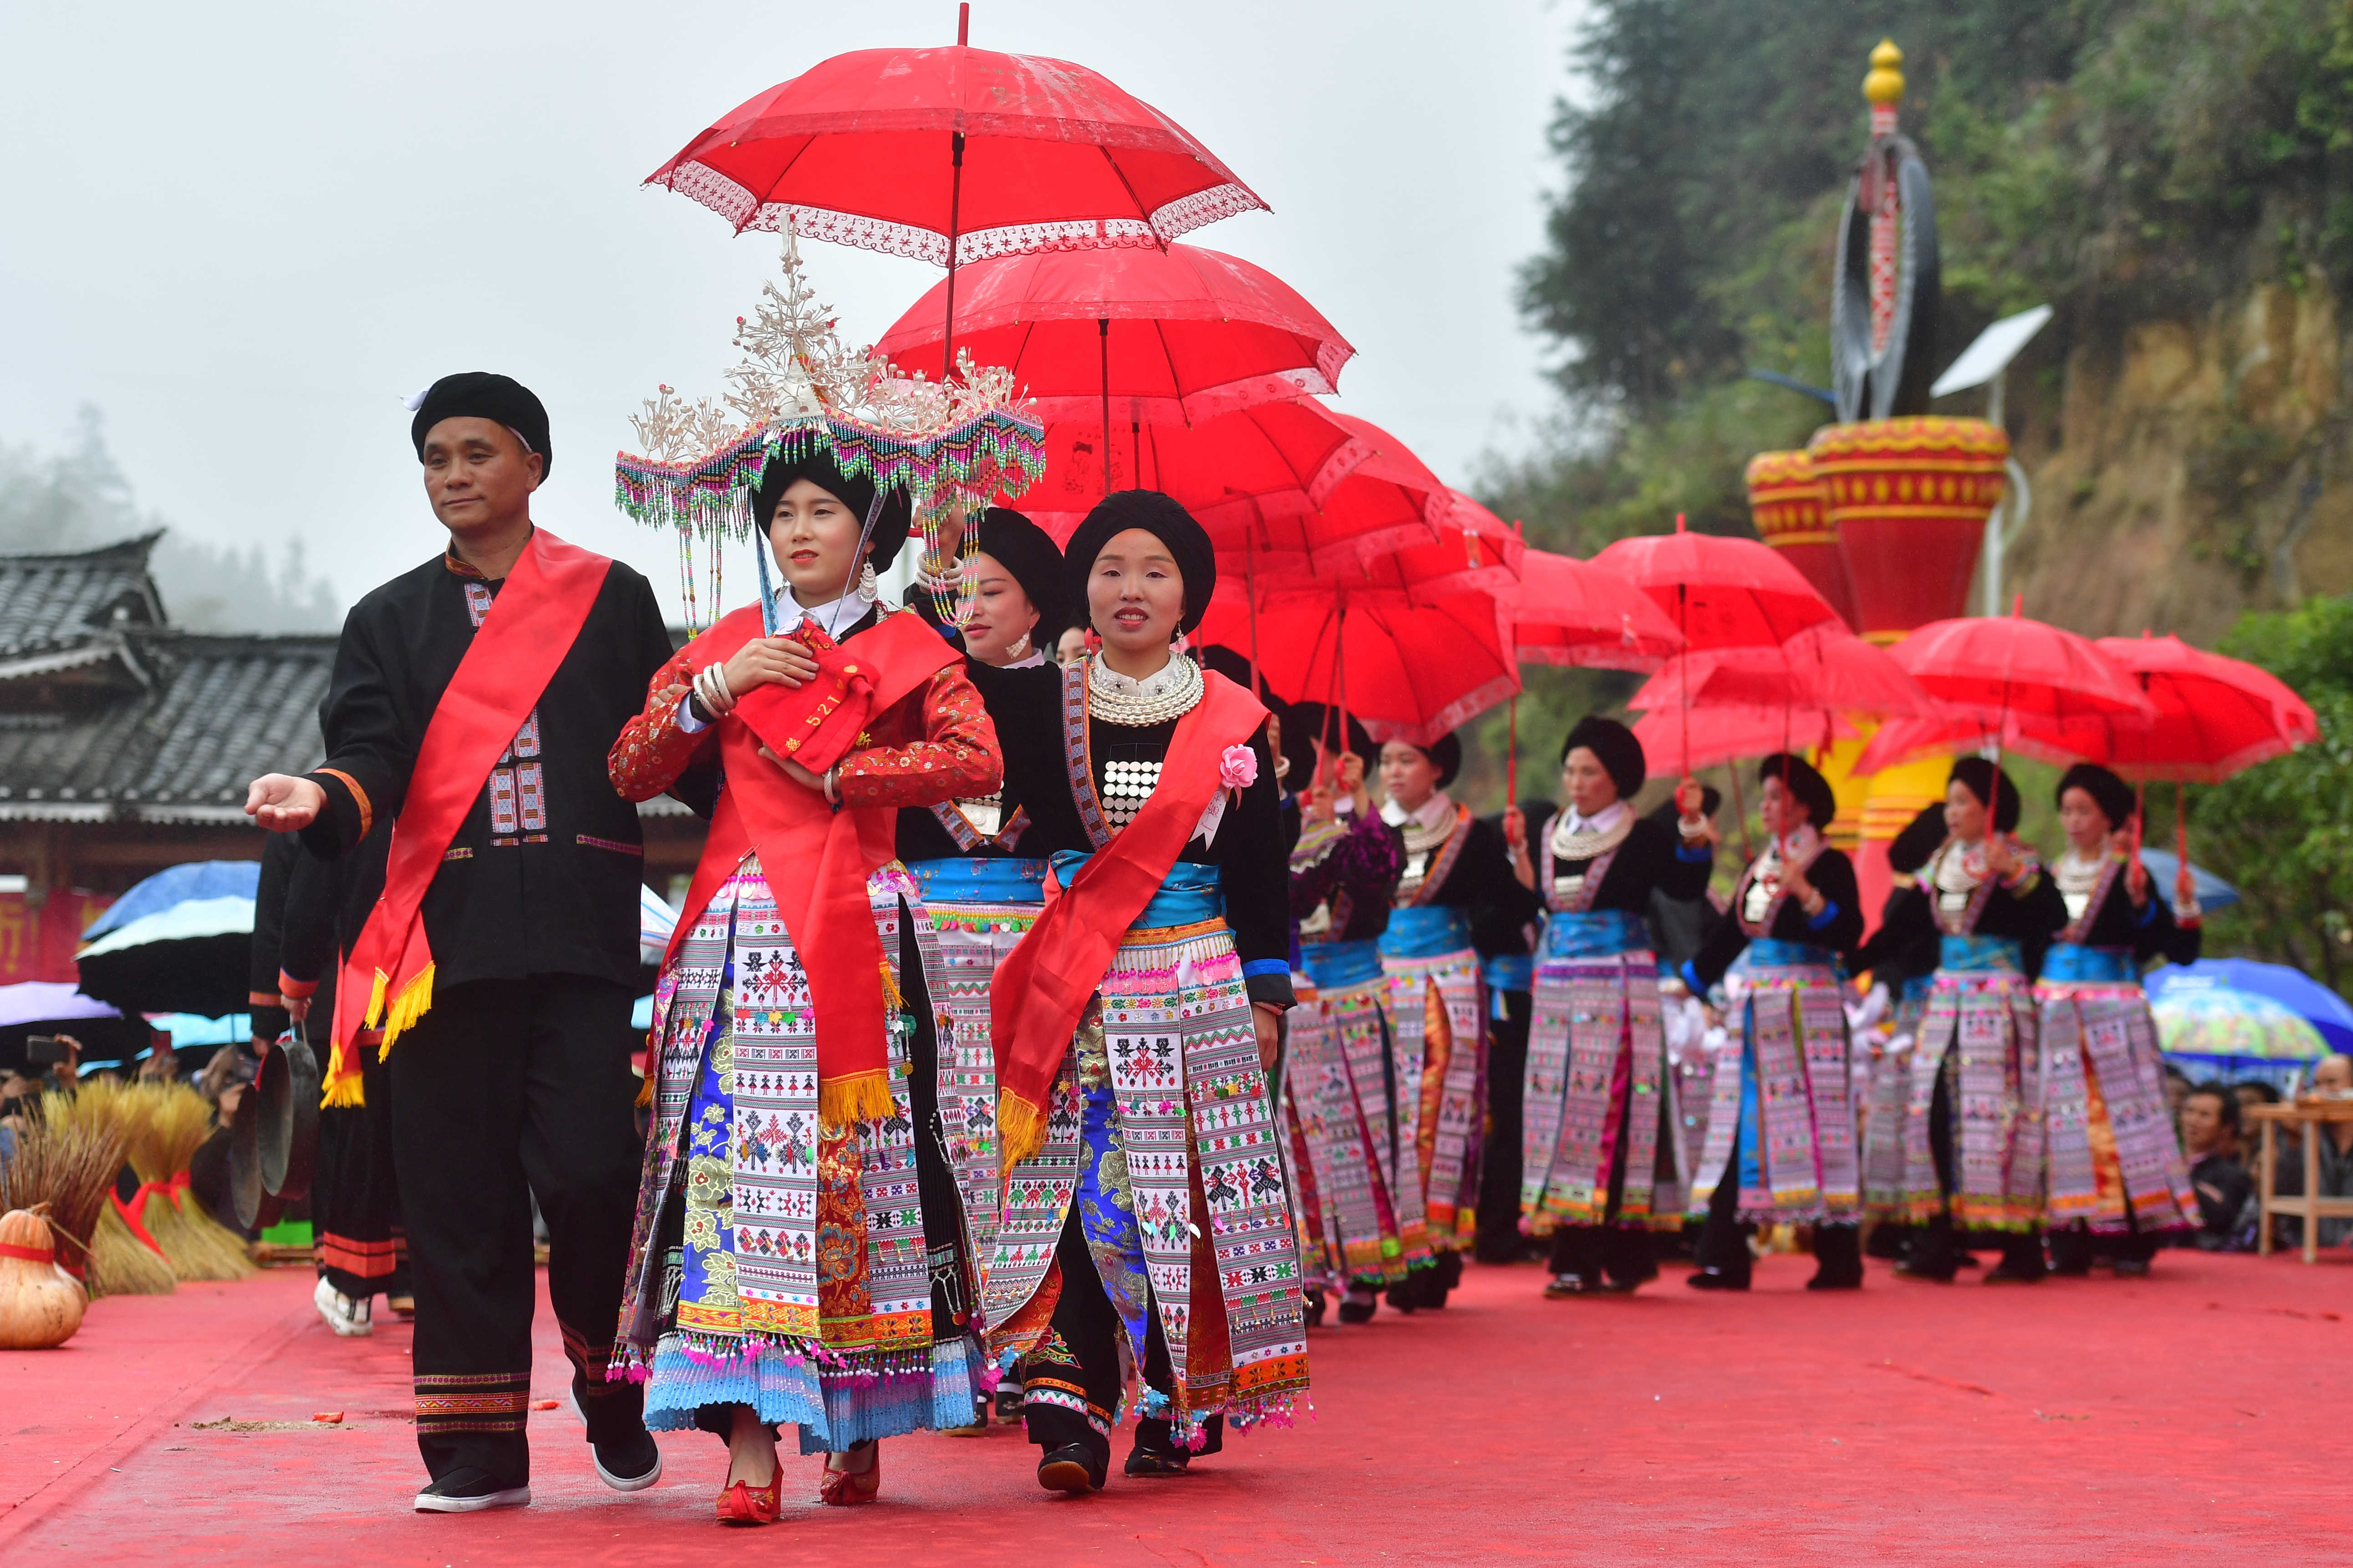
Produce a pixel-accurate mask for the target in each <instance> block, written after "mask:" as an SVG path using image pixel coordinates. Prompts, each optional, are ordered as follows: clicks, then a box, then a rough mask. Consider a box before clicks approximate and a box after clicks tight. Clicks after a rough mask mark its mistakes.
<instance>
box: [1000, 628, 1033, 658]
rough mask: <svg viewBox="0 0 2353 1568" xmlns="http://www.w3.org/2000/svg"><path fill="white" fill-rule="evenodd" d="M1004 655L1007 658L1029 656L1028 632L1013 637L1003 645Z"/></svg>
mask: <svg viewBox="0 0 2353 1568" xmlns="http://www.w3.org/2000/svg"><path fill="white" fill-rule="evenodd" d="M1005 657H1006V658H1029V633H1028V632H1023V633H1022V634H1021V635H1020V636H1019V637H1015V638H1014V639H1013V640H1012V641H1011V642H1009V643H1007V644H1006V645H1005Z"/></svg>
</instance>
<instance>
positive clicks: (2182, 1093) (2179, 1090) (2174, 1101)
mask: <svg viewBox="0 0 2353 1568" xmlns="http://www.w3.org/2000/svg"><path fill="white" fill-rule="evenodd" d="M2187 1099H2189V1074H2188V1073H2186V1072H2183V1071H2182V1070H2181V1069H2180V1068H2177V1067H2168V1068H2166V1069H2165V1113H2166V1114H2167V1115H2168V1116H2170V1117H2172V1118H2173V1130H2174V1131H2176V1132H2179V1131H2181V1102H2182V1101H2183V1100H2187Z"/></svg>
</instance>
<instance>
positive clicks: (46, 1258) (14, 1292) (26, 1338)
mask: <svg viewBox="0 0 2353 1568" xmlns="http://www.w3.org/2000/svg"><path fill="white" fill-rule="evenodd" d="M44 1206H46V1205H44ZM82 1304H83V1296H82V1293H81V1287H80V1286H79V1285H77V1284H75V1283H74V1278H73V1276H72V1275H70V1274H69V1273H67V1272H66V1271H65V1270H64V1269H62V1268H58V1258H57V1244H56V1242H55V1241H54V1240H53V1239H52V1238H51V1237H50V1235H49V1222H48V1221H47V1219H46V1218H44V1217H43V1216H42V1215H41V1214H40V1213H39V1212H38V1210H35V1209H10V1210H9V1211H8V1212H7V1213H6V1214H5V1215H0V1350H5V1351H40V1350H47V1349H48V1348H49V1347H50V1346H52V1345H61V1344H63V1343H65V1342H67V1341H68V1340H69V1339H71V1338H73V1335H74V1331H75V1330H76V1329H79V1328H80V1327H81V1310H82Z"/></svg>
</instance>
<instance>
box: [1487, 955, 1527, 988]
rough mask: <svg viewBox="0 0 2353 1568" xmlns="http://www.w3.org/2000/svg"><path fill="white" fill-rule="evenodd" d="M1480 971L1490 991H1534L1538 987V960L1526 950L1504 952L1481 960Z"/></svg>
mask: <svg viewBox="0 0 2353 1568" xmlns="http://www.w3.org/2000/svg"><path fill="white" fill-rule="evenodd" d="M1479 973H1480V974H1481V975H1482V976H1483V977H1484V978H1485V980H1486V982H1487V989H1488V990H1490V991H1533V990H1535V988H1536V961H1535V957H1534V955H1532V954H1529V953H1525V952H1502V953H1497V954H1496V955H1495V956H1494V957H1493V958H1485V959H1482V960H1480V961H1479Z"/></svg>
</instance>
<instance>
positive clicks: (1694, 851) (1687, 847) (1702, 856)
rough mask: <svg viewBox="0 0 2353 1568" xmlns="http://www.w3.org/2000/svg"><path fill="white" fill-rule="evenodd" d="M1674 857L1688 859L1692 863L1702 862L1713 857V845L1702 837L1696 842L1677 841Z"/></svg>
mask: <svg viewBox="0 0 2353 1568" xmlns="http://www.w3.org/2000/svg"><path fill="white" fill-rule="evenodd" d="M1675 858H1676V859H1678V860H1688V861H1690V862H1692V863H1693V864H1694V865H1699V864H1703V863H1704V862H1706V861H1710V860H1713V859H1715V845H1713V844H1710V843H1708V842H1707V841H1705V840H1704V839H1703V840H1701V841H1700V842H1699V843H1697V844H1688V843H1678V844H1677V845H1676V846H1675Z"/></svg>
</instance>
